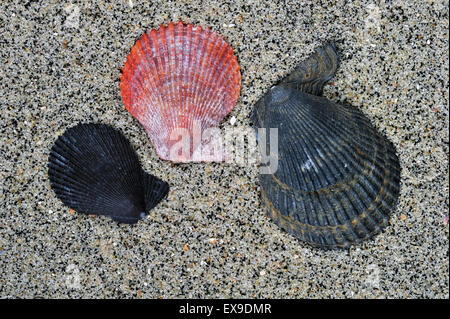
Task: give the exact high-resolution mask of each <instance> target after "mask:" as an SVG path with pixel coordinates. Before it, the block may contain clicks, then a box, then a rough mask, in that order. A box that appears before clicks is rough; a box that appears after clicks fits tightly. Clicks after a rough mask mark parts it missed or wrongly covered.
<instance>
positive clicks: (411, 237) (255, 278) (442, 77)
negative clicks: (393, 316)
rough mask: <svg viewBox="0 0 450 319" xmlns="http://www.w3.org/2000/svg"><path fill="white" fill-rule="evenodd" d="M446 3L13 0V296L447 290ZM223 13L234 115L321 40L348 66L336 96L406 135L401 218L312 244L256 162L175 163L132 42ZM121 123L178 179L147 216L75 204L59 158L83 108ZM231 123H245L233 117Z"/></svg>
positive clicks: (1, 11) (8, 217)
mask: <svg viewBox="0 0 450 319" xmlns="http://www.w3.org/2000/svg"><path fill="white" fill-rule="evenodd" d="M448 13H449V5H448V1H438V0H436V1H429V0H426V1H358V2H347V3H345V2H344V1H321V2H319V3H318V2H317V1H281V2H280V3H278V4H275V3H274V2H273V1H267V2H264V1H229V2H228V1H207V2H204V3H203V2H202V1H179V2H174V1H168V2H163V1H153V2H148V3H143V2H142V1H137V0H133V1H128V0H127V1H115V2H114V4H111V3H107V2H103V1H72V2H69V1H56V2H53V1H2V2H1V4H0V107H1V113H0V114H1V117H0V129H1V135H0V144H1V156H0V173H1V177H0V180H1V184H0V187H1V188H0V297H4V298H10V297H26V298H32V297H63V298H65V297H125V298H140V297H142V298H159V297H162V298H168V297H177V298H181V297H201V298H202V297H250V298H251V297H269V298H272V297H281V298H329V297H338V298H343V297H346V298H378V297H390V298H414V297H432V298H448V297H449V260H448V249H449V245H448V235H449V234H448V230H449V226H448V204H449V200H448V198H449V188H448V182H449V172H448V119H449V117H448V112H449V107H448V88H449V87H448V76H449V70H448V58H449V57H448V55H449V54H448V53H449V52H448V49H447V47H448V42H449V41H448V36H449V34H448V19H449V16H448ZM179 19H182V21H184V22H186V23H194V24H201V25H202V26H204V27H205V26H210V27H211V28H212V29H213V30H214V31H216V32H218V33H220V34H222V35H223V36H224V37H225V39H226V40H227V41H228V42H229V43H230V45H231V46H232V47H233V49H234V50H235V54H236V56H237V58H238V60H239V63H240V66H241V70H242V91H241V96H240V98H239V101H238V103H237V105H236V107H235V109H234V110H233V111H232V112H231V114H230V115H229V116H228V117H227V118H226V119H225V120H224V121H223V122H222V124H221V128H223V129H226V128H229V127H231V126H233V125H234V126H243V127H246V126H248V125H249V120H248V117H249V113H250V111H251V108H252V106H253V104H254V103H255V102H256V101H257V100H258V98H259V97H261V95H262V94H263V93H264V92H265V91H266V90H267V89H268V88H270V87H271V86H272V85H274V84H275V83H276V82H277V81H278V80H280V79H281V78H282V77H283V76H284V75H286V74H287V73H288V72H289V71H290V70H292V69H293V68H294V67H295V66H296V65H297V64H298V63H299V62H300V61H302V60H303V59H304V58H305V57H307V56H308V55H309V54H310V53H311V52H312V51H313V50H314V49H315V48H316V47H317V46H319V45H320V44H321V43H323V42H324V41H326V40H335V41H337V48H338V50H339V52H340V53H341V66H340V68H339V70H338V72H337V74H336V77H335V78H334V79H333V80H332V83H330V84H329V85H327V86H326V88H325V92H324V94H325V95H326V96H327V97H329V98H330V99H332V100H334V101H339V102H343V103H344V102H345V103H350V104H351V105H353V106H354V107H357V108H359V109H361V110H362V112H364V113H365V114H366V115H367V116H368V117H369V118H370V119H371V120H372V121H373V123H374V124H375V125H376V127H377V128H378V129H379V130H380V131H382V132H383V133H384V134H386V135H387V136H388V137H389V138H390V139H391V140H392V141H393V143H394V144H395V145H396V148H397V151H398V154H399V157H400V161H401V165H402V182H401V194H400V199H399V204H398V207H397V209H396V211H395V212H394V213H393V215H392V218H391V222H390V226H388V227H387V229H386V230H385V231H384V232H383V233H382V234H380V235H379V236H377V237H376V238H375V239H374V240H372V241H368V242H366V243H364V244H363V245H360V246H357V247H355V248H352V249H351V250H349V251H322V250H318V249H313V248H310V247H308V246H307V245H305V244H303V243H301V242H299V241H298V240H296V239H295V238H293V237H291V236H290V235H288V234H286V233H284V232H283V231H281V230H280V229H279V228H278V227H277V226H276V225H275V224H274V223H272V222H271V220H269V219H268V218H267V217H266V214H265V211H264V209H263V208H261V206H260V200H259V187H258V183H257V172H258V170H257V168H256V167H252V166H240V165H236V164H233V163H230V164H226V163H207V164H205V163H200V164H182V165H174V164H172V163H170V162H166V161H162V160H160V159H159V158H158V157H157V155H156V153H155V150H154V148H153V146H152V145H151V143H150V141H149V140H148V138H147V136H146V135H145V132H144V130H143V128H142V127H141V126H140V125H139V124H138V122H137V121H136V120H135V119H134V118H133V117H132V116H131V115H130V114H129V113H128V112H127V111H126V110H125V109H124V106H123V103H122V99H121V96H120V90H119V78H120V69H121V67H122V65H123V62H124V61H125V58H126V56H127V54H128V53H129V51H130V49H131V47H132V45H133V44H134V42H135V41H136V40H137V39H138V38H139V37H140V36H141V35H142V34H143V33H144V32H146V31H148V30H150V29H151V28H155V27H158V26H159V25H160V24H163V23H168V22H170V21H175V22H176V21H178V20H179ZM80 121H82V122H91V121H94V122H103V123H108V124H110V125H113V126H114V127H116V128H118V129H120V130H121V131H122V132H123V133H124V134H125V136H126V137H127V138H128V139H129V140H130V142H131V144H132V145H133V146H134V147H135V148H136V150H137V152H138V155H139V157H140V159H141V161H142V163H143V166H144V169H145V170H146V171H147V172H149V173H151V174H154V175H157V176H158V177H160V178H162V179H163V180H166V181H168V182H169V183H170V185H171V192H170V194H169V197H168V199H167V200H165V201H163V202H162V203H161V204H160V205H159V206H158V207H157V208H156V209H154V210H153V211H152V212H151V214H150V216H149V217H148V218H146V219H145V220H143V221H141V222H139V223H138V224H136V225H134V226H129V225H118V224H117V223H115V222H112V221H111V220H110V219H107V218H103V217H97V218H91V217H88V216H85V215H82V214H78V213H76V212H72V211H69V209H68V208H67V207H64V206H63V205H62V203H61V202H60V201H59V200H58V199H57V198H56V197H55V196H54V194H53V192H52V190H51V189H50V185H49V182H48V177H47V168H46V165H47V157H48V152H49V149H50V147H51V146H52V144H53V142H54V141H55V139H56V138H57V136H58V135H60V134H62V132H63V131H64V130H65V129H66V128H67V127H69V126H73V125H75V124H76V123H78V122H80ZM232 123H233V124H232Z"/></svg>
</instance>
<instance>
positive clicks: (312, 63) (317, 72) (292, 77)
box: [282, 42, 339, 95]
mask: <svg viewBox="0 0 450 319" xmlns="http://www.w3.org/2000/svg"><path fill="white" fill-rule="evenodd" d="M338 65H339V55H338V53H337V51H336V46H335V44H334V42H329V43H327V44H325V45H324V46H322V47H320V48H318V49H317V50H316V51H315V52H314V53H313V54H312V55H311V56H310V57H309V58H308V59H306V60H305V61H303V62H301V63H300V64H299V65H298V66H297V68H295V70H294V71H293V72H292V73H291V74H289V75H288V76H287V77H286V78H284V79H283V80H282V83H286V84H289V85H291V86H294V87H295V88H296V89H298V90H300V91H302V92H305V93H309V94H313V95H320V94H322V89H323V86H324V85H325V83H326V82H327V81H328V80H330V79H331V78H332V77H333V76H334V74H335V73H336V70H337V68H338Z"/></svg>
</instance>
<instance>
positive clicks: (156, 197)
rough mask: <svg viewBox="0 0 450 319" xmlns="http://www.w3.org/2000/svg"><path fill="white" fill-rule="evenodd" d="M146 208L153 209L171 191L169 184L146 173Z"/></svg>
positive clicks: (147, 209)
mask: <svg viewBox="0 0 450 319" xmlns="http://www.w3.org/2000/svg"><path fill="white" fill-rule="evenodd" d="M144 189H145V190H144V191H145V209H146V212H148V211H149V210H152V209H153V208H154V207H155V206H156V205H158V203H159V202H160V201H162V200H163V199H164V198H165V197H166V196H167V194H168V193H169V184H167V183H166V182H164V181H163V180H160V179H159V178H157V177H156V176H153V175H150V174H147V173H144Z"/></svg>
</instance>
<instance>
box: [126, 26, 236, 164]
mask: <svg viewBox="0 0 450 319" xmlns="http://www.w3.org/2000/svg"><path fill="white" fill-rule="evenodd" d="M240 85H241V74H240V69H239V65H238V62H237V59H236V57H235V55H234V54H233V49H232V48H231V47H230V45H229V44H228V43H227V42H225V40H224V39H223V38H222V36H220V35H218V34H217V33H215V32H213V31H211V30H210V29H209V28H206V29H203V28H201V27H200V26H193V25H190V24H187V25H185V24H183V23H182V22H180V23H178V24H176V25H175V24H174V23H169V25H168V26H167V27H165V26H161V27H160V28H159V29H158V30H151V31H150V32H148V33H146V34H144V35H143V36H142V37H141V38H140V39H139V40H138V41H137V42H136V44H135V45H134V46H133V48H132V49H131V52H130V54H129V55H128V57H127V60H126V62H125V65H124V67H123V69H122V76H121V79H120V87H121V94H122V98H123V102H124V105H125V107H126V109H127V110H128V111H129V112H130V113H131V114H132V115H133V116H134V117H135V118H136V119H137V120H138V121H139V122H140V123H141V124H142V126H143V127H144V128H145V131H146V132H147V135H148V136H149V138H150V140H151V141H152V144H153V145H154V147H155V149H156V152H157V154H158V155H159V157H160V158H162V159H165V160H171V161H176V162H180V161H181V162H189V161H194V160H196V161H203V160H204V159H203V158H202V157H200V158H196V159H194V158H192V154H193V152H194V150H195V149H196V148H197V147H199V146H200V145H199V144H198V145H194V144H193V143H194V138H193V137H192V132H193V129H194V125H195V123H197V124H198V126H199V127H200V128H201V130H202V131H204V130H205V129H207V128H210V127H215V126H217V125H218V124H219V123H220V121H221V120H222V119H223V118H224V117H225V116H226V115H227V114H228V113H229V112H230V111H231V110H232V109H233V108H234V106H235V105H236V102H237V99H238V97H239V92H240ZM180 128H181V129H186V130H187V131H188V132H189V133H190V134H191V146H190V151H189V154H187V156H179V154H178V153H176V154H172V153H171V147H172V146H173V145H174V144H175V143H176V142H178V140H179V139H177V138H178V136H173V135H172V134H173V133H174V132H175V130H176V129H180Z"/></svg>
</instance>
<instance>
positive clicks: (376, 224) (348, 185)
mask: <svg viewBox="0 0 450 319" xmlns="http://www.w3.org/2000/svg"><path fill="white" fill-rule="evenodd" d="M337 65H338V55H337V52H336V50H335V47H334V45H333V44H328V45H326V46H324V47H322V48H319V49H318V50H317V51H316V52H315V54H313V55H312V56H311V57H310V58H309V59H308V60H306V61H305V62H303V63H301V64H300V65H299V67H298V68H297V69H296V70H295V71H294V72H293V73H292V74H290V75H289V76H288V77H286V78H285V79H284V80H283V81H282V82H281V83H280V84H279V85H276V86H275V87H273V88H272V89H270V91H269V92H268V93H267V94H266V95H265V96H264V97H263V98H261V99H260V100H259V101H258V102H257V104H256V105H255V108H254V110H253V115H252V116H253V118H252V120H253V122H254V124H255V126H256V128H258V127H261V128H266V130H267V131H268V130H269V128H278V168H277V170H276V171H275V172H273V173H272V174H261V175H260V176H259V180H260V183H261V193H262V194H261V197H262V202H263V203H264V204H265V205H266V207H267V211H268V214H269V215H270V217H271V218H272V219H273V220H274V221H275V222H276V223H277V224H278V225H279V226H280V227H281V228H283V229H284V230H286V231H287V232H289V233H291V234H292V235H294V236H296V237H298V238H299V239H301V240H302V241H306V242H308V243H310V244H312V245H313V246H317V247H321V248H337V247H340V248H348V247H350V246H351V245H353V244H356V243H360V242H361V241H362V240H365V239H368V238H370V237H372V236H373V235H375V234H377V233H379V232H380V231H381V230H382V229H383V227H385V226H386V225H387V224H388V220H389V216H390V213H391V212H392V211H393V209H394V207H395V204H396V201H397V198H398V195H399V188H400V164H399V160H398V157H397V155H396V152H395V148H394V146H393V145H392V143H391V142H389V140H388V139H387V138H386V137H384V136H382V135H381V134H380V133H378V132H377V131H376V129H375V128H374V126H373V125H372V124H371V123H370V121H369V119H368V118H367V117H365V116H364V115H363V114H362V113H361V112H360V111H358V110H357V109H356V108H354V107H352V106H349V105H340V104H337V103H334V102H332V101H330V100H328V99H326V98H325V97H321V96H318V95H315V94H320V92H321V91H322V87H323V85H324V83H325V82H326V81H327V80H328V79H330V78H331V77H332V76H333V75H334V73H335V71H336V68H337ZM260 139H261V138H260ZM266 140H267V141H268V140H269V139H268V138H266ZM266 147H267V149H270V145H269V142H266ZM266 154H267V153H266Z"/></svg>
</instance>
